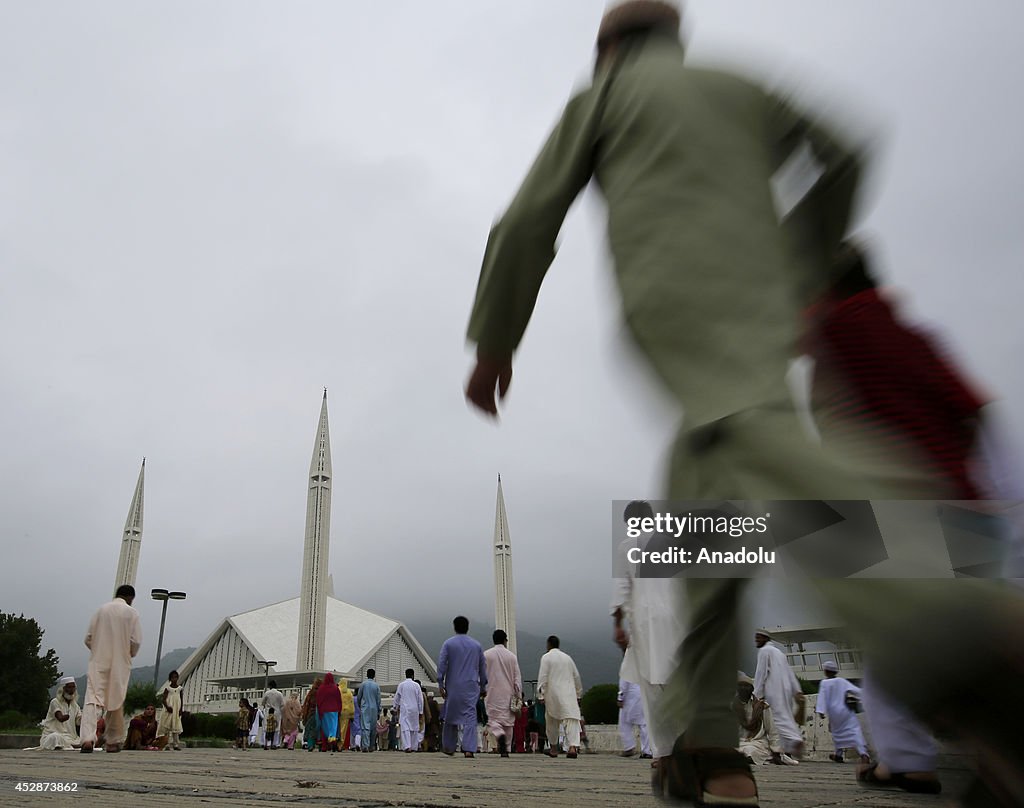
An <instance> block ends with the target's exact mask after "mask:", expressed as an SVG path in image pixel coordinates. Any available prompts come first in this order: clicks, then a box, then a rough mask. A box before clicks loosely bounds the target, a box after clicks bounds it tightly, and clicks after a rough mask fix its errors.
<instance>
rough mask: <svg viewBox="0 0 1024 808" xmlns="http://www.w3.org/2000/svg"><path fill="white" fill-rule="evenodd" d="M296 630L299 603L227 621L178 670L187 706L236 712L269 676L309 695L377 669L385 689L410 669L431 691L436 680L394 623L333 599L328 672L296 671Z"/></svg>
mask: <svg viewBox="0 0 1024 808" xmlns="http://www.w3.org/2000/svg"><path fill="white" fill-rule="evenodd" d="M298 629H299V598H292V599H291V600H285V601H281V602H280V603H274V604H272V605H270V606H264V607H262V608H260V609H253V610H252V611H249V612H242V613H241V614H236V615H234V616H233V617H228V618H226V619H225V620H223V621H221V623H220V625H219V626H217V628H216V629H214V630H213V632H212V633H211V634H210V636H209V637H207V638H206V641H205V642H204V643H203V644H202V645H201V646H200V647H199V648H197V649H196V650H195V652H194V653H193V654H192V656H190V657H189V658H188V659H187V660H186V661H185V663H184V664H183V665H182V666H181V667H179V668H178V673H179V676H180V677H181V678H182V679H183V680H184V685H183V688H184V689H183V691H182V701H183V709H185V710H188V711H189V712H204V713H218V712H234V711H236V710H237V709H238V700H239V698H241V697H242V696H244V697H246V698H248V699H249V700H250V701H251V700H252V699H253V698H256V697H259V696H262V695H263V691H264V688H265V684H266V681H267V680H268V679H273V680H275V681H276V682H277V686H278V688H279V689H281V690H285V691H286V690H289V689H295V690H299V691H300V693H301V694H304V693H305V692H306V691H307V690H308V688H309V685H310V684H311V683H312V681H313V679H314V678H316V677H317V676H323V674H324V672H326V671H331V672H333V673H334V674H335V677H336V678H337V677H338V676H342V677H344V678H346V679H348V680H349V684H358V683H359V682H361V681H363V679H364V678H365V677H366V671H367V670H368V669H369V668H373V669H374V670H376V672H377V677H376V678H377V683H378V684H379V685H380V686H381V689H382V690H383V691H385V692H391V691H393V690H394V689H395V688H396V687H397V686H398V684H399V683H400V682H401V681H402V679H404V678H405V670H406V668H412V669H413V670H414V671H415V672H416V678H417V679H419V680H420V681H421V682H423V684H424V686H426V687H427V688H428V689H430V687H431V685H434V684H436V682H437V666H436V665H435V664H434V661H433V659H431V657H430V655H429V654H427V652H426V651H425V650H424V649H423V646H421V645H420V644H419V643H418V642H417V641H416V638H415V637H413V636H412V634H411V633H410V632H409V630H408V629H407V628H406V627H405V626H404V625H402V624H401V623H399V622H398V621H396V620H392V619H390V618H387V617H383V616H381V615H379V614H374V613H373V612H368V611H366V610H365V609H360V608H359V607H358V606H353V605H352V604H351V603H345V602H344V601H340V600H337V599H336V598H332V597H327V624H326V631H325V633H324V639H325V642H324V669H323V670H322V671H309V670H296V664H295V663H296V648H297V642H296V640H297V638H298ZM268 661H269V662H275V663H276V664H274V665H270V666H269V672H267V671H268V668H267V667H266V666H264V665H261V664H259V663H260V662H268ZM300 667H302V666H300Z"/></svg>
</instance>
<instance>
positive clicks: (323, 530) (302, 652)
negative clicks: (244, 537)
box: [295, 387, 333, 671]
mask: <svg viewBox="0 0 1024 808" xmlns="http://www.w3.org/2000/svg"><path fill="white" fill-rule="evenodd" d="M332 476H333V475H332V473H331V435H330V432H329V431H328V429H327V388H326V387H325V388H324V402H323V405H322V406H321V407H320V424H319V426H317V430H316V441H315V442H314V443H313V459H312V461H310V464H309V493H308V495H307V497H306V542H305V546H304V549H303V553H302V592H301V596H300V600H299V645H298V651H297V653H296V658H295V669H296V670H300V671H312V670H323V667H324V634H325V632H326V630H327V595H328V589H327V587H328V581H327V555H328V551H329V550H330V543H331V477H332Z"/></svg>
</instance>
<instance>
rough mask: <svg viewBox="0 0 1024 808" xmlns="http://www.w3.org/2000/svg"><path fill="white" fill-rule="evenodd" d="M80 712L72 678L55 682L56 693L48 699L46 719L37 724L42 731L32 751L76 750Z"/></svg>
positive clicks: (78, 740)
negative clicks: (37, 743) (48, 705)
mask: <svg viewBox="0 0 1024 808" xmlns="http://www.w3.org/2000/svg"><path fill="white" fill-rule="evenodd" d="M81 721H82V710H81V708H80V707H79V706H78V689H77V687H76V685H75V677H74V676H64V677H62V678H61V679H58V680H57V692H56V693H54V694H53V698H52V699H50V707H49V709H48V710H47V711H46V718H44V719H43V720H42V721H40V722H39V726H40V728H41V729H42V730H43V733H42V736H41V737H40V738H39V746H35V747H32V748H33V749H77V748H78V747H79V746H80V745H81V743H82V741H81V739H80V738H79V737H78V724H80V723H81Z"/></svg>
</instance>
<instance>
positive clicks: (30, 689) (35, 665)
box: [0, 612, 61, 716]
mask: <svg viewBox="0 0 1024 808" xmlns="http://www.w3.org/2000/svg"><path fill="white" fill-rule="evenodd" d="M42 642H43V629H42V628H40V626H39V624H38V623H37V622H36V621H35V620H33V619H32V618H29V617H25V615H23V614H22V615H18V616H15V615H13V614H7V613H5V612H0V713H2V712H4V711H5V710H18V711H19V712H21V713H25V714H26V715H30V716H34V715H42V714H43V713H45V712H46V705H47V704H48V703H49V701H50V688H51V687H52V686H53V684H54V682H56V681H57V679H58V678H59V677H60V675H61V672H60V670H59V666H60V660H59V659H58V658H57V653H56V651H54V650H53V649H52V648H51V649H49V650H48V651H47V652H46V654H45V655H44V656H40V655H39V651H40V648H41V646H42Z"/></svg>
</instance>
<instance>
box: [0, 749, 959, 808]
mask: <svg viewBox="0 0 1024 808" xmlns="http://www.w3.org/2000/svg"><path fill="white" fill-rule="evenodd" d="M942 774H943V781H944V783H945V784H946V786H947V791H948V792H949V793H950V794H954V793H956V790H957V787H962V785H963V784H964V782H965V778H966V773H965V772H963V771H949V772H943V773H942ZM649 775H650V767H649V765H648V762H647V761H646V760H638V759H625V758H621V757H618V756H615V755H608V754H592V755H581V756H580V758H578V759H577V760H567V759H566V758H565V757H564V756H563V757H562V758H560V759H558V760H551V759H549V758H546V757H543V756H541V755H513V756H512V757H511V758H509V759H507V760H503V759H501V758H499V757H498V756H497V755H478V756H477V757H476V758H475V759H473V760H467V759H465V758H463V757H462V756H461V755H459V756H457V757H454V758H449V757H446V756H444V755H441V754H437V753H433V754H428V753H420V754H403V753H400V752H376V753H373V754H369V755H366V754H358V753H355V752H339V753H337V754H333V755H331V754H323V753H319V752H313V753H308V752H299V751H295V752H288V751H284V750H280V751H263V750H256V749H254V750H249V751H247V752H241V751H238V750H234V749H186V750H183V751H181V752H121V753H119V754H116V755H108V754H105V753H102V752H98V753H94V754H92V755H83V754H81V753H79V752H24V751H20V750H3V751H0V806H4V808H7V806H51V805H52V806H88V805H109V806H124V808H129V806H130V808H137V806H150V805H152V806H167V807H168V808H170V807H171V806H175V808H181V807H182V806H198V805H209V806H211V808H229V807H233V806H257V807H258V808H275V806H282V808H283V806H284V805H285V804H286V803H297V804H299V805H302V806H308V807H309V808H316V807H317V806H338V807H339V808H377V807H378V806H403V807H404V808H438V807H439V806H458V808H519V806H537V808H563V806H564V808H572V807H573V806H580V808H582V806H586V807H587V808H612V806H615V808H619V806H651V808H654V807H655V806H657V805H659V803H658V802H656V801H655V800H654V799H653V798H652V797H650V791H649ZM757 775H758V784H759V788H760V790H761V805H762V806H764V807H765V808H782V806H785V808H826V806H827V808H854V807H855V806H856V807H857V808H868V807H869V806H870V808H940V806H952V805H954V804H955V803H954V802H953V801H952V800H951V799H950V798H947V797H946V796H945V795H943V797H924V796H915V795H910V794H904V793H903V792H900V791H875V790H868V789H863V788H861V787H859V786H857V784H856V783H855V782H854V769H853V765H852V764H847V765H843V766H839V765H836V764H834V763H818V762H810V761H808V762H804V763H802V764H800V765H799V766H762V767H760V768H759V769H758V771H757ZM28 782H37V783H42V782H46V783H49V782H63V783H77V784H78V790H77V792H74V793H68V792H63V793H55V792H52V791H50V792H24V791H18V790H17V789H16V785H17V784H18V783H28Z"/></svg>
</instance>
